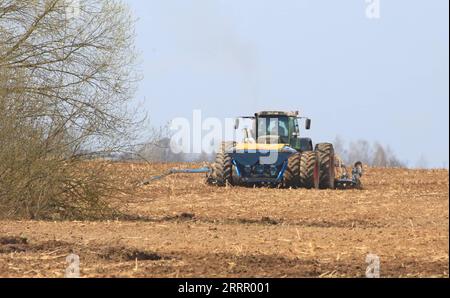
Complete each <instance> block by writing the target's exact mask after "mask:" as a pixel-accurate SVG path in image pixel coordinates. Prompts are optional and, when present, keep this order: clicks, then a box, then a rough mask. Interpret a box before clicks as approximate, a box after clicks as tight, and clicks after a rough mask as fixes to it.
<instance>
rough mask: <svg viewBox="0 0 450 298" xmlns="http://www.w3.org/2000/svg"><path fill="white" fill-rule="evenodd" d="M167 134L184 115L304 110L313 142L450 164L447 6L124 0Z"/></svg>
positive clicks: (426, 1)
mask: <svg viewBox="0 0 450 298" xmlns="http://www.w3.org/2000/svg"><path fill="white" fill-rule="evenodd" d="M125 2H127V3H129V5H130V7H131V9H132V11H133V12H134V14H135V16H136V17H137V18H138V21H137V24H136V34H137V49H138V51H139V52H140V58H139V59H140V61H141V62H142V64H141V66H140V68H141V69H142V74H143V77H144V78H143V80H142V81H141V83H140V84H139V90H138V92H137V94H136V96H137V100H139V101H140V102H143V106H144V107H145V108H146V109H147V110H148V112H149V116H150V118H151V121H152V124H153V125H155V126H159V125H162V124H165V123H167V122H168V121H170V120H171V119H173V118H175V117H188V118H191V117H192V110H193V109H201V110H202V112H203V114H204V116H205V117H219V118H224V117H233V116H237V115H239V116H240V115H245V114H253V113H254V112H256V111H259V110H266V109H276V110H301V111H302V113H303V114H304V115H306V116H309V117H310V118H312V119H313V128H312V130H311V131H310V132H309V133H308V134H309V135H310V136H311V137H312V138H313V140H314V141H315V142H318V141H333V140H334V138H335V137H336V136H338V135H339V136H341V137H342V138H343V139H345V140H347V141H352V140H357V139H366V140H368V141H379V142H381V143H383V144H388V145H389V146H390V147H391V148H392V149H393V150H394V152H395V153H396V154H397V155H398V157H399V158H400V159H401V160H405V161H408V162H409V165H410V166H414V164H415V163H416V162H417V161H418V160H419V158H420V157H421V156H424V157H425V158H426V160H427V161H428V164H429V165H430V166H433V167H442V166H443V165H445V166H448V160H449V157H448V156H449V136H448V135H449V85H448V84H449V83H448V81H449V15H448V13H449V12H448V11H449V1H448V0H380V18H379V19H369V18H367V17H366V7H367V4H366V2H365V0H340V1H336V0H277V1H275V0H126V1H125Z"/></svg>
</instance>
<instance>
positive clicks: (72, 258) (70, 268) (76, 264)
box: [65, 254, 80, 278]
mask: <svg viewBox="0 0 450 298" xmlns="http://www.w3.org/2000/svg"><path fill="white" fill-rule="evenodd" d="M66 262H67V267H66V274H65V277H66V278H79V277H80V257H79V256H78V255H76V254H70V255H68V256H67V257H66Z"/></svg>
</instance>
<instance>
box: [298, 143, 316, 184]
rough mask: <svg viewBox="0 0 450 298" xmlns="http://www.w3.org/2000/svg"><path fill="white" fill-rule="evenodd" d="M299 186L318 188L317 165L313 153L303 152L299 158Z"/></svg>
mask: <svg viewBox="0 0 450 298" xmlns="http://www.w3.org/2000/svg"><path fill="white" fill-rule="evenodd" d="M300 186H301V187H305V188H308V189H311V188H316V189H318V188H319V163H318V161H317V155H316V153H315V152H313V151H309V152H303V153H302V154H301V158H300Z"/></svg>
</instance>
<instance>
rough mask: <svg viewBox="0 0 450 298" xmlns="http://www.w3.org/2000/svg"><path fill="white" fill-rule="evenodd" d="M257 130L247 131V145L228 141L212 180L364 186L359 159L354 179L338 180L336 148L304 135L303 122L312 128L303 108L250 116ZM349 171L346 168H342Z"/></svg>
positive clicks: (222, 182)
mask: <svg viewBox="0 0 450 298" xmlns="http://www.w3.org/2000/svg"><path fill="white" fill-rule="evenodd" d="M242 118H245V119H251V120H252V128H251V129H248V128H246V129H244V141H243V142H242V143H236V142H224V143H222V145H221V148H220V149H219V150H218V152H217V155H216V159H215V162H214V163H213V165H212V166H211V168H210V172H209V174H208V176H207V182H208V183H209V184H213V185H218V186H225V185H271V186H281V187H288V188H298V187H302V188H309V189H311V188H316V189H334V188H338V187H342V188H350V187H360V186H361V183H360V179H359V178H360V177H361V175H362V164H361V163H357V164H356V165H355V168H354V170H353V172H352V177H350V176H349V175H348V174H347V172H346V171H344V172H343V174H342V175H341V176H340V177H339V178H338V179H337V178H336V176H337V172H338V168H340V166H339V165H338V163H337V157H336V156H335V152H334V147H333V145H332V144H330V143H320V144H317V145H316V146H315V147H313V142H312V140H311V139H310V138H305V137H301V135H300V120H301V119H303V120H305V128H306V129H307V130H309V129H310V128H311V120H310V119H308V118H303V117H300V116H299V112H298V111H296V112H279V111H264V112H260V113H256V114H255V115H254V116H251V117H240V118H238V119H237V120H236V125H235V129H238V128H239V123H240V119H242ZM343 168H344V169H345V166H343Z"/></svg>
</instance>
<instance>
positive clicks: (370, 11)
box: [365, 0, 381, 20]
mask: <svg viewBox="0 0 450 298" xmlns="http://www.w3.org/2000/svg"><path fill="white" fill-rule="evenodd" d="M365 2H366V11H365V13H366V18H368V19H371V20H376V19H379V18H381V10H380V9H381V6H380V4H381V3H380V2H381V0H365Z"/></svg>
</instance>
